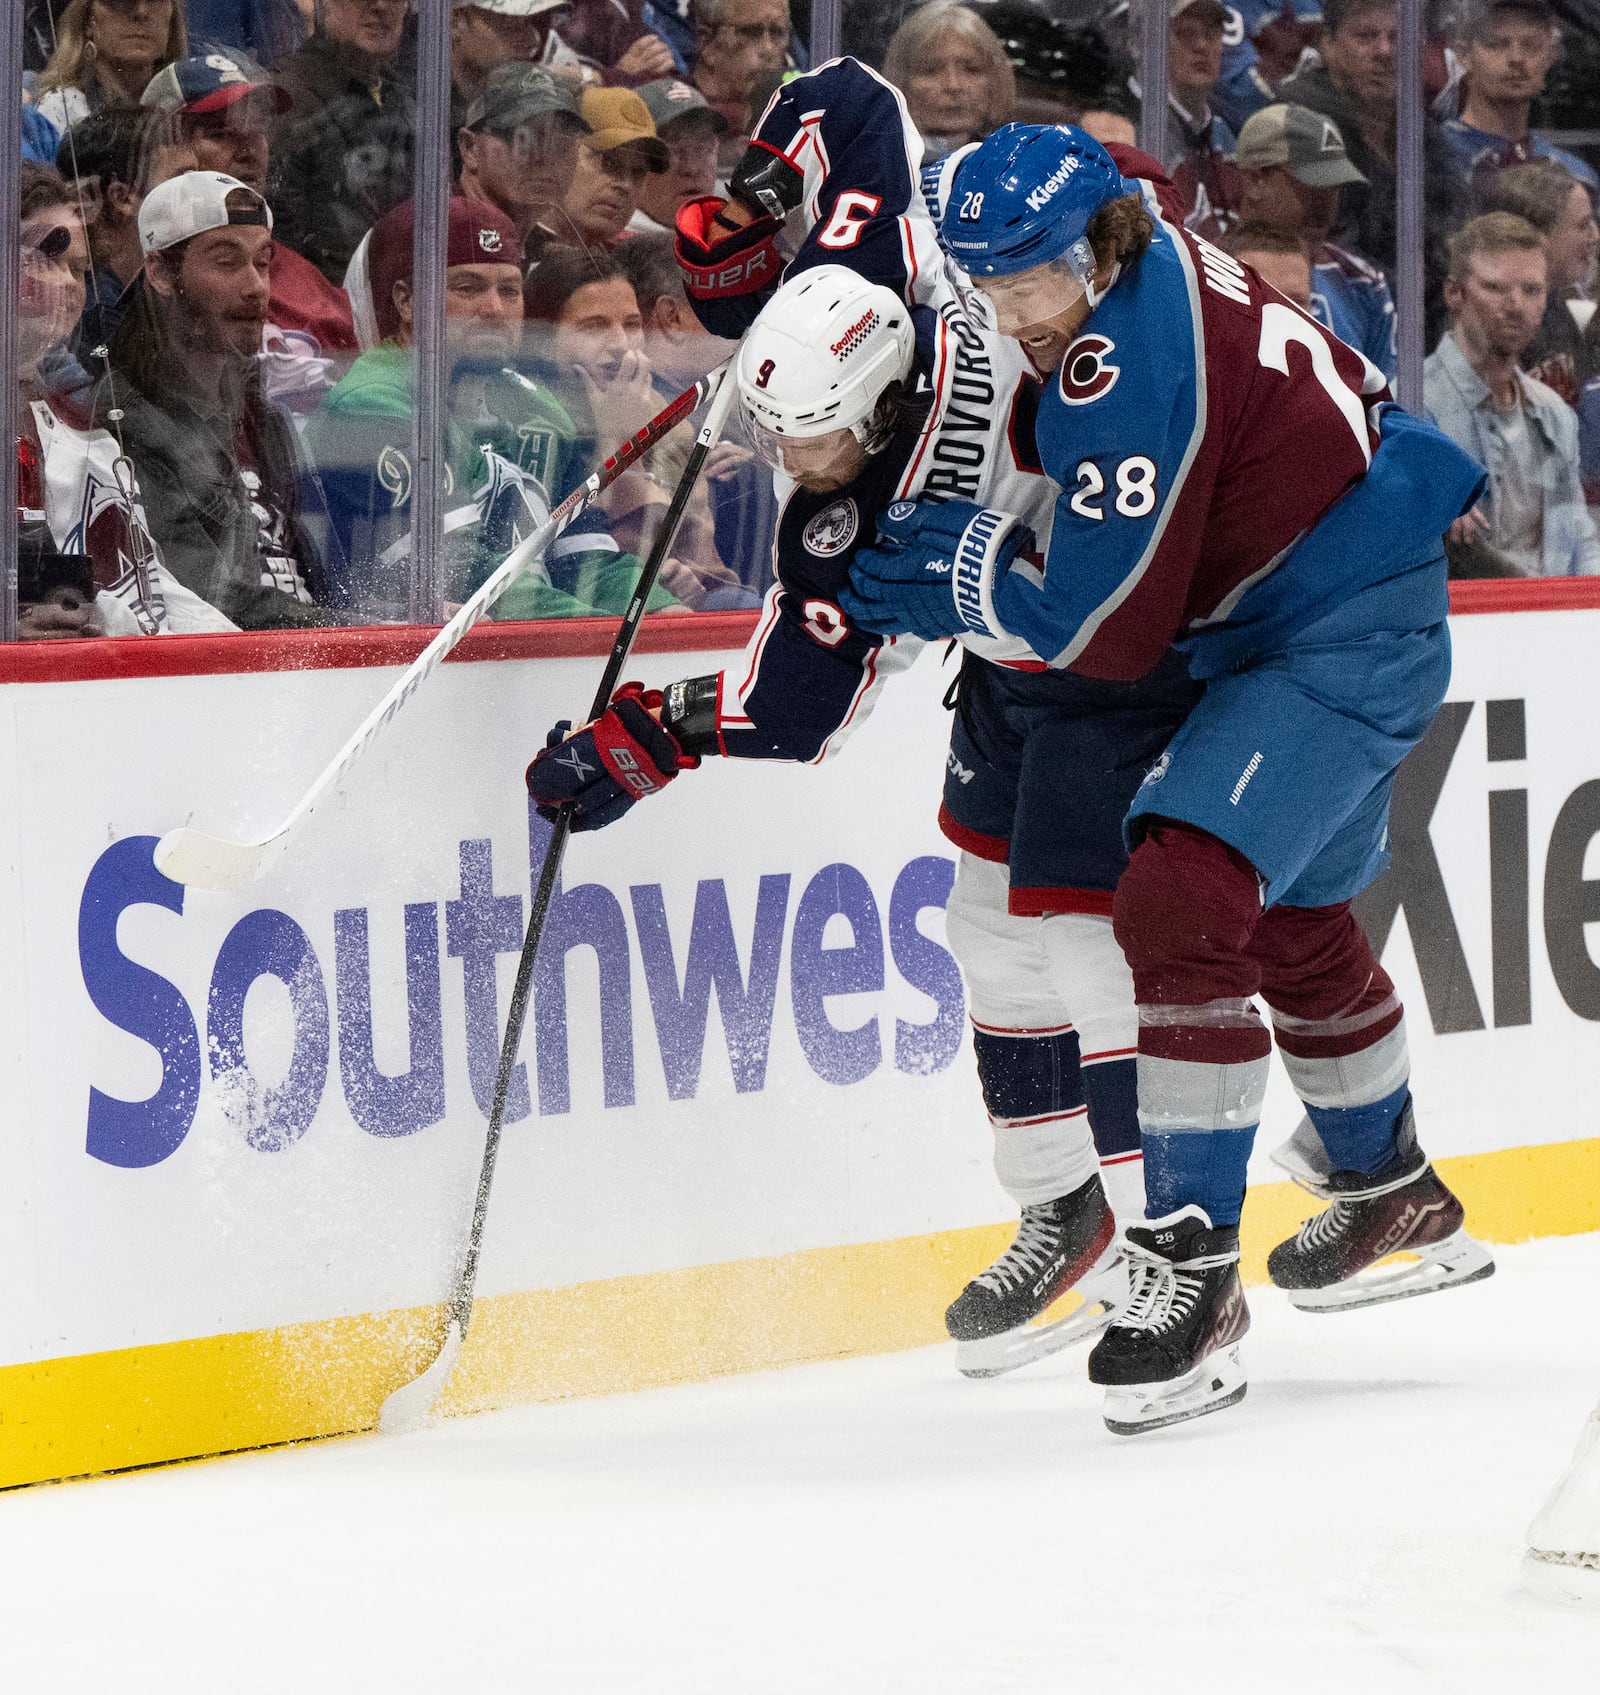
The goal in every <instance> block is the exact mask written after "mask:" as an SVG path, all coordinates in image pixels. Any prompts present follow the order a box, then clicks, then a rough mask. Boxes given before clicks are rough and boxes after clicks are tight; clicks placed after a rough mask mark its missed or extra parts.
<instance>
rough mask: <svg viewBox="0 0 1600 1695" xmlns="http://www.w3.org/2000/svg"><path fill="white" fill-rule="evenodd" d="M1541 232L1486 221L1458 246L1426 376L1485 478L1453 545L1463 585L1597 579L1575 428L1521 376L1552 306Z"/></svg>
mask: <svg viewBox="0 0 1600 1695" xmlns="http://www.w3.org/2000/svg"><path fill="white" fill-rule="evenodd" d="M1545 274H1546V272H1545V256H1544V244H1543V242H1542V241H1541V240H1540V238H1539V232H1538V231H1537V230H1536V229H1535V228H1534V227H1533V226H1532V224H1529V223H1527V222H1525V221H1524V220H1523V219H1521V218H1515V217H1512V216H1511V214H1510V213H1508V212H1488V213H1485V214H1484V215H1483V216H1481V217H1478V218H1474V219H1473V220H1472V221H1471V222H1470V223H1468V224H1465V225H1464V226H1463V227H1462V228H1461V229H1459V230H1458V231H1457V232H1456V233H1455V235H1454V236H1452V237H1451V239H1450V273H1449V276H1448V278H1447V279H1446V281H1445V302H1446V305H1447V306H1448V308H1449V312H1450V332H1449V334H1448V335H1446V336H1445V337H1444V338H1443V339H1442V340H1441V341H1440V343H1439V346H1438V348H1437V349H1436V350H1435V352H1434V353H1433V355H1432V356H1431V357H1430V358H1429V360H1428V362H1427V364H1426V366H1425V367H1424V384H1425V393H1426V396H1427V402H1428V409H1429V411H1430V412H1431V413H1432V414H1433V416H1434V419H1435V421H1436V422H1437V423H1438V425H1439V427H1440V428H1441V429H1442V430H1443V431H1444V432H1445V433H1446V434H1447V435H1448V436H1450V437H1451V439H1452V440H1454V441H1455V442H1456V443H1458V444H1459V445H1460V446H1461V447H1463V448H1464V449H1465V450H1466V451H1467V452H1468V453H1470V454H1471V455H1472V456H1473V457H1474V458H1475V459H1477V460H1479V461H1481V462H1482V464H1483V465H1484V466H1486V467H1487V469H1488V472H1489V490H1488V494H1487V496H1486V497H1485V499H1484V500H1482V501H1480V502H1479V503H1478V505H1477V506H1475V507H1474V508H1473V509H1472V511H1471V512H1469V513H1467V514H1466V516H1465V517H1463V518H1459V519H1457V521H1456V522H1455V524H1453V525H1452V526H1451V528H1450V532H1449V534H1448V536H1447V538H1446V540H1447V548H1448V551H1449V553H1450V559H1451V566H1452V569H1453V570H1454V571H1455V572H1456V573H1457V574H1458V575H1472V576H1517V577H1564V576H1576V575H1584V576H1590V575H1593V574H1595V573H1597V572H1600V536H1597V535H1596V533H1595V526H1594V520H1593V519H1592V518H1591V517H1590V515H1589V510H1588V508H1587V507H1586V506H1585V505H1584V499H1583V484H1582V481H1581V479H1580V474H1579V458H1578V420H1577V417H1576V415H1575V414H1574V413H1573V411H1572V408H1571V407H1569V406H1568V405H1567V404H1566V402H1565V401H1564V400H1562V399H1561V397H1560V396H1559V395H1557V394H1556V393H1555V391H1554V390H1553V389H1550V388H1547V387H1546V386H1545V385H1544V384H1543V383H1541V382H1540V381H1539V380H1538V379H1537V378H1535V377H1530V376H1528V375H1527V374H1526V373H1525V372H1524V371H1522V370H1520V369H1518V365H1517V361H1518V360H1519V359H1520V358H1521V357H1522V356H1523V354H1524V352H1525V351H1526V349H1527V347H1528V345H1529V344H1530V343H1531V342H1532V340H1533V338H1534V336H1535V335H1536V334H1537V333H1538V329H1539V323H1540V320H1541V319H1542V318H1543V316H1544V305H1545Z"/></svg>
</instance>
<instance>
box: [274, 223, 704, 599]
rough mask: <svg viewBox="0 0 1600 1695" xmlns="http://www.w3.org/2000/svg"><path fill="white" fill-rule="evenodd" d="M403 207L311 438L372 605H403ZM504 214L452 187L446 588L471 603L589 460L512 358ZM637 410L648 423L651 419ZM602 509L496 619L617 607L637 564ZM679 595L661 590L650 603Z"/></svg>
mask: <svg viewBox="0 0 1600 1695" xmlns="http://www.w3.org/2000/svg"><path fill="white" fill-rule="evenodd" d="M414 227H415V226H414V208H413V204H412V202H410V201H406V202H405V203H403V204H402V205H400V206H397V207H396V208H395V209H394V210H393V211H392V212H390V213H389V214H388V215H387V216H386V217H384V218H383V219H382V220H381V221H380V222H379V224H378V226H377V227H376V228H375V229H374V230H373V232H372V244H371V251H370V259H369V271H370V275H371V279H372V286H373V291H374V303H375V310H376V314H377V322H378V328H379V331H380V333H381V335H382V338H383V339H382V340H381V341H380V342H379V344H378V345H377V346H376V347H374V348H372V349H370V350H369V351H368V352H366V353H364V354H362V356H361V357H360V358H359V359H358V360H357V361H356V362H355V364H354V365H353V366H351V368H350V371H349V373H348V374H347V375H346V376H345V378H344V380H343V381H342V382H340V384H339V385H338V386H337V387H336V388H335V389H334V391H333V392H332V394H330V395H329V396H328V398H327V401H326V402H325V403H324V405H323V406H322V408H321V409H320V410H319V411H318V412H317V414H316V416H315V417H314V418H313V419H312V420H311V423H310V425H309V427H308V430H307V444H308V446H309V447H310V449H311V452H312V454H313V456H314V458H315V460H316V464H317V467H318V472H319V475H320V478H321V482H322V486H323V488H324V490H325V492H326V498H327V505H328V511H329V515H330V518H331V521H332V524H333V528H334V532H335V535H336V536H337V538H338V539H339V541H340V543H341V545H342V551H343V552H344V554H345V557H346V558H347V560H348V562H349V575H348V578H347V581H346V583H345V584H344V586H343V596H344V598H345V599H346V600H347V601H348V603H349V604H350V605H352V606H353V607H355V608H356V609H358V610H359V611H360V612H361V613H362V614H363V615H365V616H369V617H371V616H387V617H397V616H401V615H403V611H404V608H405V604H406V598H407V582H408V572H409V558H410V541H409V535H410V524H411V510H410V505H411V483H412V463H411V413H412V397H413V374H412V368H411V355H410V347H411V324H412V283H413V269H412V236H413V232H414ZM516 236H517V232H516V228H515V226H514V225H513V224H512V222H511V220H510V219H509V218H507V217H506V216H505V215H504V214H503V213H501V212H499V211H497V210H496V209H495V208H493V207H491V206H487V205H484V204H481V203H477V202H473V201H468V200H465V199H463V198H461V197H460V196H456V197H453V198H452V199H451V201H450V208H449V248H448V254H447V258H448V267H447V269H446V271H445V324H446V330H447V349H448V352H449V357H450V388H449V403H448V412H447V422H446V438H445V458H446V477H447V484H446V487H447V489H448V492H449V498H450V504H451V506H452V508H453V510H452V512H451V517H450V522H449V525H448V528H447V532H446V536H445V582H444V597H445V599H446V600H447V601H449V602H457V601H462V600H465V599H466V598H467V597H468V596H469V595H470V594H471V593H472V591H473V590H474V589H476V588H477V587H478V586H479V585H480V584H481V583H482V582H483V580H484V579H485V578H486V577H487V576H488V575H489V573H490V572H491V571H492V570H493V569H494V568H495V566H496V565H498V564H499V563H500V561H501V560H502V559H503V558H504V557H505V555H506V554H507V553H508V552H509V551H510V550H511V548H512V547H514V546H515V545H516V543H517V542H518V541H519V540H520V539H521V538H522V537H524V536H526V535H528V534H530V533H531V532H532V531H533V529H534V528H536V527H537V525H538V524H539V523H541V522H542V521H543V519H544V517H545V516H546V515H547V513H548V512H549V509H550V507H551V506H552V505H554V504H555V503H556V501H558V500H560V499H561V498H563V497H565V495H567V494H568V493H569V492H570V491H571V489H572V488H574V487H575V486H576V485H577V484H578V483H579V482H580V481H582V479H583V477H584V476H585V475H586V474H587V471H588V469H589V466H588V462H587V455H586V453H585V448H586V447H587V446H588V443H586V442H585V441H584V440H583V439H582V438H581V437H580V435H579V433H578V431H577V429H576V427H575V425H574V423H573V419H572V416H571V414H570V413H569V412H568V411H567V409H566V408H565V407H564V406H563V405H562V404H561V401H560V400H559V399H558V398H557V396H556V394H555V392H554V390H553V388H552V387H551V385H550V384H549V383H548V382H547V381H543V380H535V379H534V378H533V377H532V376H531V375H530V374H529V373H528V372H527V371H526V370H524V369H522V368H521V367H520V366H519V364H518V354H519V348H520V343H521V338H522V316H523V306H522V291H523V282H522V267H521V265H520V264H519V263H518V262H517V240H516ZM642 421H643V420H641V422H642ZM605 529H606V526H605V522H604V520H603V518H601V517H599V515H598V514H595V515H591V516H590V517H589V518H587V519H584V520H580V521H579V523H578V525H577V526H576V527H575V529H574V530H569V531H568V533H567V534H566V535H565V536H563V537H562V538H560V540H558V541H557V542H556V543H555V544H554V546H553V547H552V548H551V550H550V552H549V553H548V554H547V556H546V559H545V562H544V565H543V567H542V568H541V569H539V570H537V571H535V572H533V573H531V574H530V575H529V576H528V577H525V578H523V579H522V580H521V581H520V582H519V583H518V584H517V585H515V586H514V587H513V588H512V589H511V590H510V591H509V592H508V594H507V595H506V596H505V598H504V599H502V601H501V602H500V603H499V605H498V616H501V617H529V618H535V617H536V618H550V617H571V616H574V615H580V614H585V613H588V612H592V611H596V610H601V609H603V610H607V611H620V610H621V609H622V607H623V606H624V605H625V604H626V603H627V599H628V595H629V593H630V591H631V587H632V577H633V574H634V572H635V570H636V569H637V561H636V560H633V559H630V558H628V557H627V556H625V555H623V554H621V553H619V552H618V550H617V548H616V546H615V544H614V543H612V542H611V540H610V538H609V536H608V535H607V534H606V533H605ZM674 604H676V602H675V601H674V599H673V598H672V597H671V596H670V595H666V594H663V595H662V596H660V597H658V598H657V600H655V601H654V602H652V605H653V606H654V607H656V608H661V607H667V606H671V605H674Z"/></svg>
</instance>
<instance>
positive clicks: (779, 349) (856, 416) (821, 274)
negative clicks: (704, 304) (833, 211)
mask: <svg viewBox="0 0 1600 1695" xmlns="http://www.w3.org/2000/svg"><path fill="white" fill-rule="evenodd" d="M915 352H916V335H915V332H914V331H913V330H912V327H911V313H910V311H909V309H908V308H907V306H906V304H905V302H904V301H903V300H902V299H901V298H900V296H899V295H897V294H896V293H895V292H894V291H893V290H892V289H887V288H884V287H883V286H882V285H881V284H878V283H871V282H868V281H867V280H866V279H865V278H864V277H860V276H858V275H857V274H856V273H855V272H854V271H852V270H850V269H849V268H848V267H847V266H844V265H817V266H814V267H813V268H812V269H811V270H808V271H802V272H801V273H800V275H799V276H797V277H794V278H792V279H791V280H790V281H788V282H786V283H785V284H784V285H783V287H782V288H780V289H779V290H778V292H777V293H776V294H775V295H773V297H772V299H771V300H769V301H768V302H767V304H766V305H765V306H764V307H763V308H762V311H761V316H760V317H759V318H757V319H756V321H755V323H754V324H752V325H751V327H750V329H749V331H748V332H747V333H746V335H745V338H744V340H743V342H741V343H740V346H739V353H738V358H737V362H736V364H735V366H734V371H735V376H736V380H737V381H738V384H739V403H740V405H741V406H742V408H743V409H744V413H745V417H746V419H747V420H748V422H749V423H750V424H751V425H752V430H751V433H752V435H753V436H754V437H755V439H756V442H757V444H758V446H759V445H760V444H761V441H762V437H763V435H764V434H765V435H768V436H778V437H788V438H790V439H794V440H801V441H804V440H807V439H811V438H814V437H817V436H824V435H828V434H831V433H832V432H834V431H837V430H850V431H851V432H852V433H853V434H854V435H855V437H856V439H857V441H860V442H862V443H865V442H866V440H867V437H868V435H869V433H870V431H871V428H872V422H873V418H874V415H875V414H876V412H877V410H878V402H879V401H880V400H881V399H882V398H883V392H884V390H885V389H886V388H888V386H889V385H890V383H893V382H899V381H903V380H904V379H905V378H906V377H908V376H909V375H910V373H911V363H912V358H913V356H914V354H915ZM763 456H764V457H765V455H763Z"/></svg>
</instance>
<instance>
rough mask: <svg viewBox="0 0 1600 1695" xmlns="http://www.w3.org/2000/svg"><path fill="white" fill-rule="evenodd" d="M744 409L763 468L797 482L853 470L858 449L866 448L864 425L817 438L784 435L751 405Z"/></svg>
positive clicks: (746, 422) (751, 438)
mask: <svg viewBox="0 0 1600 1695" xmlns="http://www.w3.org/2000/svg"><path fill="white" fill-rule="evenodd" d="M743 410H744V421H745V424H746V426H747V428H748V429H749V431H750V441H751V445H752V446H753V447H754V448H755V450H756V457H757V458H758V459H759V460H760V461H761V463H762V464H763V465H768V466H770V467H771V468H772V469H773V470H774V471H782V472H783V473H784V474H785V475H786V476H790V477H794V478H795V479H796V480H800V479H802V478H827V479H831V478H833V477H835V476H837V475H838V474H839V473H841V472H842V471H844V470H846V469H847V468H849V467H850V465H851V461H852V460H853V458H854V456H855V451H856V449H857V448H858V447H860V446H861V445H863V441H862V438H863V435H864V434H865V426H864V425H856V426H855V427H853V428H851V429H844V430H828V431H826V432H825V433H823V434H822V435H816V436H793V435H780V434H779V433H778V432H777V431H776V430H769V429H768V428H767V427H766V425H765V424H763V423H762V422H761V421H760V419H759V418H757V417H756V416H755V414H754V413H753V412H752V411H751V410H750V408H749V407H748V406H747V407H745V408H744V409H743Z"/></svg>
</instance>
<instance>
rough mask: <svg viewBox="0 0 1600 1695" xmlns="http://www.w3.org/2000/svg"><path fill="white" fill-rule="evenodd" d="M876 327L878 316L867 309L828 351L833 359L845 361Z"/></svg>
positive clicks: (869, 308) (870, 309) (870, 308)
mask: <svg viewBox="0 0 1600 1695" xmlns="http://www.w3.org/2000/svg"><path fill="white" fill-rule="evenodd" d="M877 327H878V314H877V313H876V312H875V311H874V310H873V309H872V307H870V306H869V307H868V308H867V309H866V311H865V312H863V313H862V314H861V316H860V317H859V318H857V319H856V321H855V322H854V323H853V324H852V325H851V326H850V328H849V329H847V330H846V331H845V332H844V334H843V335H842V336H840V337H839V339H838V340H837V341H836V342H835V343H834V344H833V346H832V347H830V348H829V349H828V351H829V352H830V353H831V354H832V355H833V356H834V358H835V359H847V358H848V357H849V356H850V355H851V354H852V353H854V352H855V350H856V349H857V348H858V347H859V346H860V345H861V344H862V342H864V341H865V340H866V339H867V337H868V336H869V335H871V334H872V332H873V331H874V330H875V329H876V328H877Z"/></svg>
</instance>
